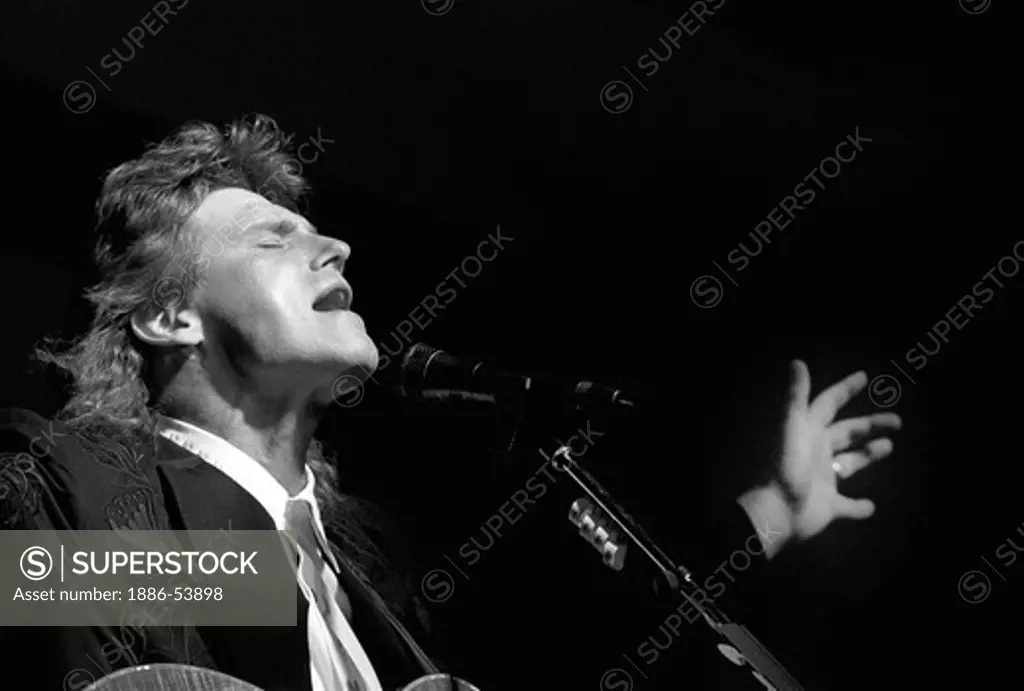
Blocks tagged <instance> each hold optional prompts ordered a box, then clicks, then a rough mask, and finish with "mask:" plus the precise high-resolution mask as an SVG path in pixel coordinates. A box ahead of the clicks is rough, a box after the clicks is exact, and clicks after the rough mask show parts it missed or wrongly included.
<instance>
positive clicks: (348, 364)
mask: <svg viewBox="0 0 1024 691" xmlns="http://www.w3.org/2000/svg"><path fill="white" fill-rule="evenodd" d="M379 359H380V354H379V353H378V352H377V346H375V345H374V344H373V341H371V340H370V339H369V337H367V338H363V339H360V342H359V343H355V344H353V345H352V346H351V347H348V348H345V351H344V353H343V356H342V368H343V369H342V371H348V370H353V371H352V372H351V374H355V375H357V376H367V377H368V376H369V375H371V374H373V373H374V372H375V371H376V370H377V363H378V361H379Z"/></svg>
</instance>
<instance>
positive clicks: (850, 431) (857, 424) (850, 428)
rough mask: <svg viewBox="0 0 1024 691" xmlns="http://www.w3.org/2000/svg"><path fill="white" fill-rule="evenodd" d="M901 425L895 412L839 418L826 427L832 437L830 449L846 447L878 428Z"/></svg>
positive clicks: (886, 428) (892, 427) (893, 428)
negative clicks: (847, 418) (846, 418)
mask: <svg viewBox="0 0 1024 691" xmlns="http://www.w3.org/2000/svg"><path fill="white" fill-rule="evenodd" d="M902 426H903V421H902V420H900V416H899V415H897V414H896V413H876V414H874V415H865V416H864V417H855V418H850V419H849V420H840V421H839V422H837V423H835V424H833V425H832V426H831V427H829V429H828V431H829V436H830V437H831V439H832V451H843V450H844V449H848V448H850V446H852V445H853V444H854V443H855V442H856V441H857V440H859V439H860V438H862V437H865V436H867V435H869V434H872V433H875V432H878V431H879V430H883V429H885V430H890V429H892V430H896V429H899V428H900V427H902Z"/></svg>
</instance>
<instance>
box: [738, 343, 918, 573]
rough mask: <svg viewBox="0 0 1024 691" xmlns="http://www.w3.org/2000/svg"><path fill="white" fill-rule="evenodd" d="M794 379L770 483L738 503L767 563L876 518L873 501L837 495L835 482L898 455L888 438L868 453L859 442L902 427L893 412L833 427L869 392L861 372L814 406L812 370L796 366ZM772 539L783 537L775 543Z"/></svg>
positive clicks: (823, 395) (871, 443) (825, 393)
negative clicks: (824, 534) (795, 545)
mask: <svg viewBox="0 0 1024 691" xmlns="http://www.w3.org/2000/svg"><path fill="white" fill-rule="evenodd" d="M792 373H793V374H792V379H793V383H792V388H791V393H790V402H789V410H788V412H787V416H786V423H785V429H784V431H783V446H782V456H781V458H779V459H778V466H777V467H776V468H775V469H773V473H772V481H771V482H770V483H769V484H768V485H767V486H765V487H759V488H755V489H753V490H751V491H749V492H747V493H746V494H744V495H743V496H742V497H740V499H739V503H740V505H741V506H742V507H743V508H744V509H745V510H746V511H747V514H748V516H750V519H751V521H752V522H753V523H754V524H755V527H757V529H758V533H759V534H760V535H761V538H762V542H763V543H764V546H765V553H766V555H767V556H768V557H769V558H770V557H771V556H772V555H774V554H775V553H777V552H778V550H779V549H780V548H781V547H782V545H783V544H784V543H785V542H787V541H789V540H790V539H794V538H795V539H807V538H810V537H814V536H815V535H817V534H818V533H820V532H821V531H822V530H824V529H825V528H826V527H828V525H829V524H830V523H831V522H832V521H833V520H835V519H837V518H852V519H864V518H868V517H869V516H871V515H872V514H873V513H874V511H875V505H874V503H873V502H872V501H871V500H870V499H851V498H849V497H845V496H843V495H842V494H840V493H839V489H838V486H837V485H838V480H839V479H841V478H848V477H850V476H851V475H853V474H854V473H856V472H857V471H859V470H861V469H862V468H864V467H866V466H867V465H869V464H871V463H873V462H874V461H877V460H879V459H882V458H885V457H886V456H888V455H889V454H890V453H891V452H892V448H893V444H892V441H890V440H889V439H887V438H884V437H882V438H877V439H873V440H871V441H868V442H867V443H866V444H864V445H863V446H861V445H860V442H861V441H863V440H864V438H865V437H869V436H874V435H876V434H878V433H879V432H881V431H884V430H897V429H899V428H900V425H901V421H900V418H899V416H898V415H896V414H895V413H876V414H874V415H867V416H864V417H858V418H851V419H848V420H840V421H838V422H835V421H834V420H835V417H836V415H837V414H838V412H839V409H840V408H842V407H843V406H844V405H846V404H847V403H848V402H849V401H850V400H851V399H852V398H853V397H854V396H856V395H857V394H858V393H860V392H861V391H862V390H863V389H864V387H865V386H866V385H867V383H868V378H867V374H865V373H864V372H857V373H856V374H852V375H850V376H849V377H847V378H846V379H844V380H843V381H841V382H839V383H838V384H834V385H833V386H831V387H829V388H828V389H826V390H825V391H823V392H821V393H820V394H819V395H818V396H817V398H815V399H814V401H813V402H810V401H809V400H808V399H809V398H810V393H811V375H810V373H809V372H808V371H807V365H806V364H804V363H803V362H801V361H800V360H795V361H794V362H793V364H792ZM762 527H763V529H764V532H761V531H762ZM775 535H781V536H782V538H781V539H779V538H773V537H771V536H775Z"/></svg>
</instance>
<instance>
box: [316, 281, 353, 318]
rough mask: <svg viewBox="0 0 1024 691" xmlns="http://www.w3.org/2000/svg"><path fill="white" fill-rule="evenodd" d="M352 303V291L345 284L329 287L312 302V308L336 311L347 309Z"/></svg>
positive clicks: (319, 310)
mask: <svg viewBox="0 0 1024 691" xmlns="http://www.w3.org/2000/svg"><path fill="white" fill-rule="evenodd" d="M351 304H352V293H351V291H350V290H349V288H347V287H345V286H335V287H334V288H331V289H330V290H328V291H327V292H325V293H324V294H322V295H321V296H320V297H318V298H317V299H316V301H315V302H314V303H313V309H314V310H316V311H317V312H337V311H344V310H348V309H349V305H351Z"/></svg>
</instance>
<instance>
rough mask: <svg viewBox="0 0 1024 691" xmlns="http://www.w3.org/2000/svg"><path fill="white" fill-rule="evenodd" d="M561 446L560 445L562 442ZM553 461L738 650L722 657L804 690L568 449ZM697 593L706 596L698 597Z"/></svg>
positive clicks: (766, 680)
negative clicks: (703, 591)
mask: <svg viewBox="0 0 1024 691" xmlns="http://www.w3.org/2000/svg"><path fill="white" fill-rule="evenodd" d="M559 443H560V444H561V442H559ZM542 455H543V454H542ZM550 460H551V465H552V466H554V467H555V469H556V470H558V471H560V472H562V473H565V474H566V475H568V476H569V477H570V478H572V480H573V481H574V482H575V483H576V484H577V485H579V486H580V488H581V489H582V490H583V491H584V492H586V493H587V495H588V496H589V497H590V500H591V501H592V502H593V503H594V504H595V505H596V506H597V507H598V508H599V509H600V510H601V511H602V512H603V513H604V515H605V516H607V517H609V518H611V519H612V520H613V521H614V522H615V524H616V525H617V527H618V529H619V531H621V532H622V533H623V534H625V535H626V536H628V537H629V538H630V539H631V540H632V541H633V543H635V544H636V546H637V547H638V548H639V549H640V551H641V552H643V553H644V554H646V555H647V557H648V559H650V560H651V562H652V563H653V564H654V565H655V566H656V567H657V568H658V570H659V571H660V572H661V574H662V576H664V578H665V580H666V581H667V582H668V586H669V589H670V590H672V592H673V593H675V595H676V596H677V597H679V598H681V599H684V600H687V601H688V602H689V603H690V604H691V605H692V606H693V607H694V608H696V609H697V611H699V612H700V613H701V614H702V615H703V616H704V620H705V621H706V622H707V624H708V626H710V627H711V628H712V630H714V631H715V632H716V633H718V635H719V636H721V637H722V638H724V639H725V640H726V641H728V643H729V645H731V646H732V647H733V648H735V650H729V649H728V648H729V646H726V645H721V644H720V645H719V650H720V651H721V652H722V654H723V655H725V656H726V657H727V658H729V659H730V660H731V661H732V662H734V663H735V664H738V665H743V664H744V662H746V663H749V664H750V666H751V667H753V668H754V671H753V672H752V673H753V675H754V677H755V678H757V679H758V681H760V682H761V683H762V684H763V685H764V686H765V687H766V688H769V689H778V690H779V691H803V687H802V686H800V683H799V682H797V680H796V679H795V678H794V677H793V675H791V674H790V673H789V672H787V671H786V670H785V668H784V667H783V666H782V665H781V664H780V663H779V661H778V660H776V659H775V658H774V657H772V654H771V653H769V652H768V650H767V649H766V648H765V647H764V646H763V645H762V644H761V642H760V641H758V640H757V639H756V638H755V637H754V634H752V633H751V632H750V631H748V630H747V629H746V628H745V627H744V626H743V625H742V624H739V623H738V622H735V621H733V620H732V619H730V618H729V617H728V616H727V615H726V614H725V613H724V612H723V611H722V610H721V609H720V608H719V607H718V606H717V605H716V604H715V603H714V602H713V601H711V600H710V599H708V598H707V596H706V593H700V590H701V589H700V587H699V586H698V585H697V583H695V582H694V579H693V574H692V573H691V572H690V571H689V570H688V569H686V568H685V567H683V566H680V565H677V564H675V563H674V562H673V561H672V560H671V559H670V558H669V557H668V555H666V554H665V553H664V552H663V551H662V550H661V548H659V547H658V545H656V544H655V543H654V541H653V540H652V539H651V538H650V536H649V535H648V534H647V532H646V531H644V529H643V528H641V527H640V526H639V525H638V524H637V522H636V521H634V520H633V518H632V517H631V516H630V515H629V514H628V513H627V512H626V510H625V509H623V508H622V507H621V506H620V505H619V504H618V503H617V502H616V501H615V500H614V499H613V498H612V496H611V495H610V494H609V493H608V491H607V490H606V489H605V488H604V487H602V486H601V484H600V483H599V482H598V481H597V480H596V479H595V478H594V476H593V475H591V474H590V473H588V472H587V471H586V469H584V468H583V467H582V466H580V465H579V464H578V463H577V462H576V461H574V460H573V458H572V456H571V455H570V449H569V447H568V446H566V445H564V444H562V445H561V446H560V447H559V448H558V450H557V451H555V452H554V454H552V455H551V459H550ZM698 593H700V594H701V595H704V597H702V598H698V597H697V595H698ZM735 651H739V653H740V656H737V655H736V652H735Z"/></svg>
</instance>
